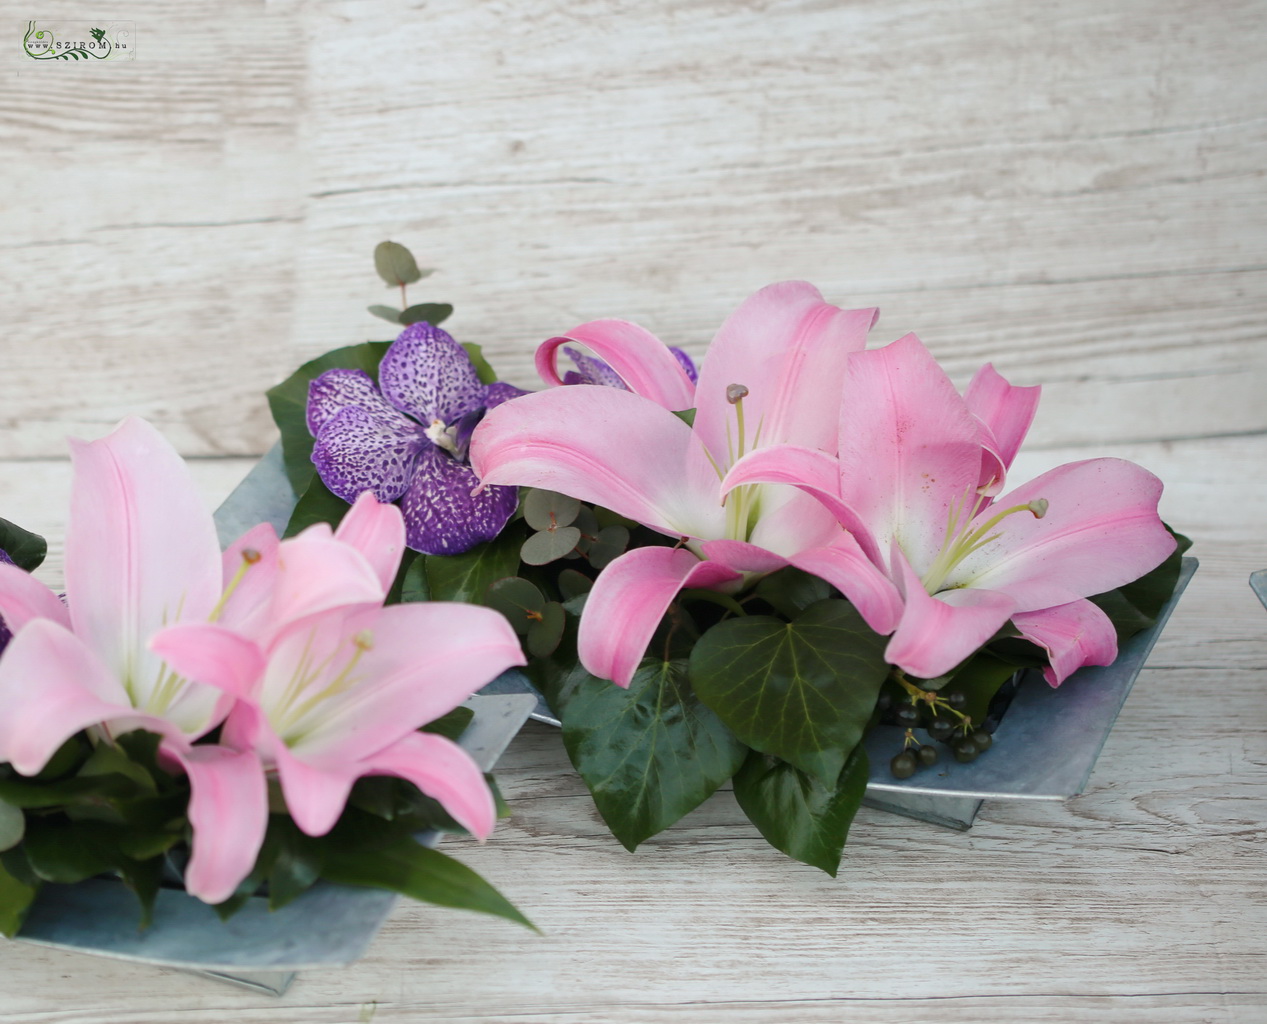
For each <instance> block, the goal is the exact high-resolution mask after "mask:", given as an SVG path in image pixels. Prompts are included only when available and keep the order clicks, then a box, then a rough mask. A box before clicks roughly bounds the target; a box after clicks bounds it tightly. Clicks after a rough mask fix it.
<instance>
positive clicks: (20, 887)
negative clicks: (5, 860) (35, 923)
mask: <svg viewBox="0 0 1267 1024" xmlns="http://www.w3.org/2000/svg"><path fill="white" fill-rule="evenodd" d="M38 892H39V887H38V886H35V885H28V884H27V883H26V882H24V881H22V880H20V879H18V878H14V877H13V875H11V874H9V872H8V871H7V870H6V869H5V866H4V865H3V864H0V934H2V935H4V936H6V937H7V938H10V939H11V938H13V936H15V935H17V933H18V930H19V929H20V928H21V927H22V922H23V921H24V920H25V919H26V912H27V910H28V909H29V908H30V906H31V904H32V903H34V902H35V896H36V893H38Z"/></svg>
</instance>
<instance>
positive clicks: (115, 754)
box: [79, 743, 158, 793]
mask: <svg viewBox="0 0 1267 1024" xmlns="http://www.w3.org/2000/svg"><path fill="white" fill-rule="evenodd" d="M112 774H113V775H122V776H123V777H124V778H127V779H131V780H132V781H133V782H135V783H136V784H137V787H138V788H139V789H140V790H142V791H143V792H147V793H157V792H158V786H157V785H156V784H155V782H154V777H153V776H152V775H150V773H149V772H147V771H146V770H145V769H144V768H143V767H141V765H139V764H137V763H136V762H135V761H133V760H132V759H131V758H130V757H128V755H127V754H126V753H124V752H123V750H121V749H120V748H119V747H116V746H115V745H114V744H113V743H98V744H97V746H96V748H95V749H94V750H93V752H92V754H91V755H90V756H89V758H88V760H87V761H85V762H84V766H83V767H82V768H80V769H79V777H80V778H81V779H90V778H92V777H93V776H98V775H112Z"/></svg>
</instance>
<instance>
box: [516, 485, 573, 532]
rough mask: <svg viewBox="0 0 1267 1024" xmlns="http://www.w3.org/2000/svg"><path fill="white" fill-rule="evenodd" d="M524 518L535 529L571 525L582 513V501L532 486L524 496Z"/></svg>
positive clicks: (549, 528)
mask: <svg viewBox="0 0 1267 1024" xmlns="http://www.w3.org/2000/svg"><path fill="white" fill-rule="evenodd" d="M523 512H524V518H525V519H526V520H528V525H529V526H531V527H532V528H533V529H534V530H551V529H555V528H557V527H560V526H571V525H572V524H573V523H574V522H576V517H577V516H579V515H580V514H581V503H580V502H579V501H577V500H576V499H575V498H573V497H570V496H569V495H566V494H560V493H558V491H547V490H545V489H544V488H541V487H530V488H529V489H528V490H527V491H526V492H525V493H524V498H523Z"/></svg>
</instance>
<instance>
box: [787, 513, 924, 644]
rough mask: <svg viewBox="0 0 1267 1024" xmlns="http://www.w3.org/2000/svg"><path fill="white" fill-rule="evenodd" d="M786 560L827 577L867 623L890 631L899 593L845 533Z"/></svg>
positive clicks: (899, 608)
mask: <svg viewBox="0 0 1267 1024" xmlns="http://www.w3.org/2000/svg"><path fill="white" fill-rule="evenodd" d="M789 561H790V562H791V563H792V564H793V565H794V566H796V567H797V568H798V569H803V570H805V572H808V573H813V575H815V576H818V577H820V578H821V579H824V580H826V581H827V582H828V583H830V584H831V585H832V586H833V587H835V588H836V589H837V590H839V591H840V592H841V593H842V594H844V595H845V597H847V598H849V600H850V601H852V602H853V605H854V607H855V608H857V609H858V613H859V614H860V615H861V616H862V618H863V620H864V621H865V622H866V624H867V625H868V626H870V627H871V628H872V629H873V630H875V631H876V632H877V633H880V634H881V635H885V634H888V633H892V632H893V630H894V629H896V628H897V624H898V622H899V620H900V619H901V617H902V595H901V594H900V593H899V592H898V589H897V587H896V586H894V585H893V582H892V581H891V580H890V579H889V578H888V576H886V575H885V574H884V573H883V572H882V571H881V570H880V569H878V568H877V567H876V566H875V564H874V563H873V562H872V561H871V559H869V558H868V557H867V556H866V554H865V553H864V552H863V550H862V548H861V547H859V546H858V542H857V541H856V540H855V539H854V538H853V537H852V536H851V535H850V534H848V533H842V534H841V535H840V536H839V537H837V538H836V539H835V540H834V541H833V542H832V543H831V544H829V545H826V546H823V547H816V548H809V549H808V550H806V551H800V552H797V553H796V554H795V555H793V556H792V557H791V558H790V559H789Z"/></svg>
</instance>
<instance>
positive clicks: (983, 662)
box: [940, 650, 1018, 725]
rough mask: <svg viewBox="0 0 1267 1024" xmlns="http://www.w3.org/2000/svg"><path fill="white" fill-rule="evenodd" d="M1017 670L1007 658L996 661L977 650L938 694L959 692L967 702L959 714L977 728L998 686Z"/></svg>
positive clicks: (992, 654)
mask: <svg viewBox="0 0 1267 1024" xmlns="http://www.w3.org/2000/svg"><path fill="white" fill-rule="evenodd" d="M1017 671H1018V669H1017V666H1016V664H1015V663H1014V662H1013V661H1011V660H1010V659H1007V658H1000V657H998V656H997V655H995V654H994V653H993V652H991V651H988V650H985V651H978V652H977V653H976V654H974V655H973V656H972V657H971V658H968V659H967V660H966V661H964V662H963V663H962V664H961V665H960V666H959V667H958V668H956V669H955V671H954V673H953V674H952V675H951V676H950V678H949V679H948V680H947V681H946V683H945V684H944V685H943V686H942V687H941V688H940V689H941V692H942V693H946V692H948V691H951V690H958V691H959V692H960V693H962V694H963V695H964V696H965V697H966V698H967V699H968V703H967V704H965V705H964V707H963V708H962V712H963V714H965V715H967V716H968V717H969V718H971V719H972V721H973V722H974V723H976V724H977V725H980V724H981V723H982V722H984V721H985V718H986V712H988V711H989V709H990V701H992V700H993V699H994V695H995V694H996V693H998V692H999V687H1001V686H1002V685H1003V684H1004V683H1006V682H1007V681H1008V680H1009V679H1011V678H1012V676H1014V675H1016V673H1017Z"/></svg>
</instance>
